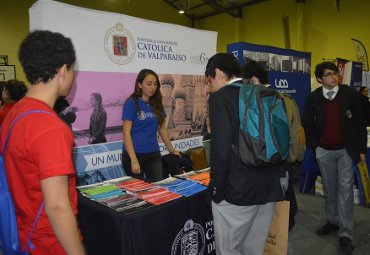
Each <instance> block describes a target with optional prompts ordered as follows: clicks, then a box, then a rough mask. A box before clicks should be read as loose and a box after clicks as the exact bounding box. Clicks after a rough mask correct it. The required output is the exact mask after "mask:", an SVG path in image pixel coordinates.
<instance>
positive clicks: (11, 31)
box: [0, 0, 191, 81]
mask: <svg viewBox="0 0 370 255" xmlns="http://www.w3.org/2000/svg"><path fill="white" fill-rule="evenodd" d="M34 2H36V0H0V55H8V57H9V64H10V65H16V73H17V79H19V80H23V81H26V78H25V75H24V73H23V70H22V68H21V66H20V63H19V61H18V58H17V54H18V47H19V44H20V43H21V41H22V40H23V38H24V37H25V36H26V35H27V33H28V31H29V18H28V9H29V8H30V7H31V6H32V4H33V3H34ZM58 2H63V3H66V4H72V5H76V6H81V7H85V8H91V9H97V10H102V11H107V12H115V13H122V14H125V15H130V16H135V17H140V18H144V19H148V20H155V21H160V22H166V23H174V24H179V25H183V26H191V20H189V19H188V18H186V17H185V16H183V15H179V14H178V13H177V12H176V10H175V9H173V8H172V7H171V6H170V5H168V4H167V3H165V2H164V1H162V0H64V1H58ZM143 6H145V8H143Z"/></svg>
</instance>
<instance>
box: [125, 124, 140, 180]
mask: <svg viewBox="0 0 370 255" xmlns="http://www.w3.org/2000/svg"><path fill="white" fill-rule="evenodd" d="M131 129H132V121H130V120H124V121H123V142H124V143H125V148H126V151H127V153H128V155H129V157H130V159H131V170H132V172H133V173H134V174H140V164H139V161H138V160H137V157H136V153H135V150H134V143H133V141H132V137H131Z"/></svg>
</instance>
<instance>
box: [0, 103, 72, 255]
mask: <svg viewBox="0 0 370 255" xmlns="http://www.w3.org/2000/svg"><path fill="white" fill-rule="evenodd" d="M33 109H37V110H45V111H48V112H50V113H52V115H54V116H51V115H49V114H44V113H33V114H29V115H27V116H24V117H23V118H21V119H19V121H18V122H17V124H16V125H15V126H14V128H13V130H12V132H11V135H10V138H9V142H8V145H7V149H6V151H5V156H4V160H5V168H6V174H7V179H8V183H9V189H10V192H11V194H12V196H13V200H14V206H15V210H16V215H17V223H18V230H19V236H20V240H21V246H22V249H24V247H25V245H26V242H27V239H28V235H29V233H30V230H31V226H32V223H33V222H34V220H35V218H36V214H37V212H38V210H39V208H40V205H41V203H42V202H43V195H42V191H41V184H40V181H41V180H42V179H46V178H48V177H53V176H60V175H68V176H69V195H70V201H71V206H72V209H73V211H74V213H75V215H77V191H76V175H75V170H74V166H73V161H72V147H73V134H72V132H71V130H70V128H69V127H68V126H67V125H66V124H65V123H64V122H63V121H62V120H60V119H59V118H58V116H57V114H56V113H55V112H54V111H53V110H52V109H51V108H50V107H49V106H48V105H47V104H45V103H44V102H42V101H39V100H36V99H33V98H29V97H25V98H23V99H21V100H20V101H19V102H18V103H17V104H16V105H15V106H14V107H13V108H12V110H11V111H10V112H9V113H8V117H7V118H6V119H5V120H4V122H3V126H2V130H1V134H0V139H1V140H0V144H1V148H2V147H3V145H4V141H5V136H6V131H7V130H8V128H9V125H10V123H11V122H12V121H13V120H14V118H15V117H17V116H19V115H20V114H21V113H24V112H26V111H28V110H33ZM31 240H32V243H33V244H34V245H35V247H36V249H35V250H33V251H32V254H33V255H43V254H45V255H46V254H48V255H49V254H53V255H61V254H66V253H65V251H64V249H63V248H62V246H61V245H60V243H59V242H58V240H57V238H56V236H55V234H54V232H53V229H52V227H51V225H50V222H49V220H48V217H47V215H46V213H45V210H43V211H42V213H41V216H40V218H39V221H38V223H37V227H36V229H35V231H34V233H33V235H32V239H31ZM29 252H31V250H29Z"/></svg>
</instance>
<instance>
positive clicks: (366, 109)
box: [359, 94, 370, 127]
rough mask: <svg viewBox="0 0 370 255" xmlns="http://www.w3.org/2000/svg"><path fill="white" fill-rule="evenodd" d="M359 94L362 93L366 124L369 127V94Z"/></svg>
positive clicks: (361, 98)
mask: <svg viewBox="0 0 370 255" xmlns="http://www.w3.org/2000/svg"><path fill="white" fill-rule="evenodd" d="M359 95H360V100H361V105H362V109H363V111H364V118H365V123H366V126H367V127H369V126H370V101H369V98H368V97H367V96H364V95H361V94H359Z"/></svg>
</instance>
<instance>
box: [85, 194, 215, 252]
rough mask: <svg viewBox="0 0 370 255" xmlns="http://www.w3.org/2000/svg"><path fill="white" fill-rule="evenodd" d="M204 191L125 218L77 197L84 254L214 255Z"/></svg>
mask: <svg viewBox="0 0 370 255" xmlns="http://www.w3.org/2000/svg"><path fill="white" fill-rule="evenodd" d="M206 197H207V194H206V191H203V192H200V193H198V194H195V195H192V196H190V197H187V198H185V197H182V198H179V199H176V200H174V201H171V202H168V203H165V204H162V205H158V206H153V207H151V208H147V209H144V210H142V211H139V212H136V213H133V214H128V215H125V214H124V213H120V212H117V211H115V210H113V209H111V208H109V207H106V206H104V205H101V204H99V203H96V202H94V201H91V200H90V199H88V198H86V197H84V196H82V195H80V194H79V222H80V228H81V231H82V234H83V236H84V242H85V245H86V248H87V252H88V255H95V254H96V255H120V254H122V255H123V254H124V255H131V254H132V255H151V254H152V255H166V254H170V255H182V254H215V251H214V250H215V247H214V237H213V224H212V212H211V207H210V203H209V202H208V201H207V198H206Z"/></svg>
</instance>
